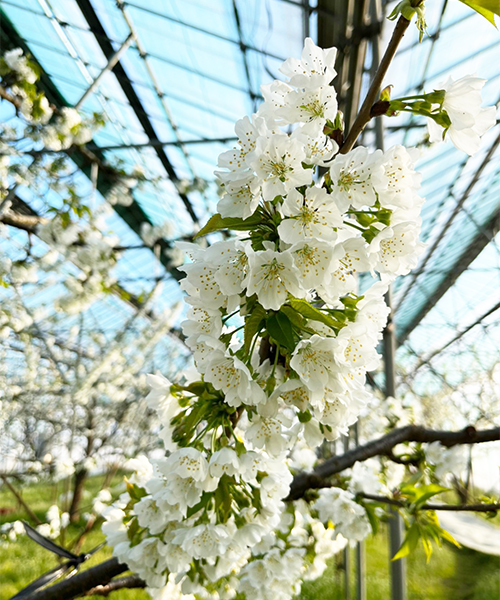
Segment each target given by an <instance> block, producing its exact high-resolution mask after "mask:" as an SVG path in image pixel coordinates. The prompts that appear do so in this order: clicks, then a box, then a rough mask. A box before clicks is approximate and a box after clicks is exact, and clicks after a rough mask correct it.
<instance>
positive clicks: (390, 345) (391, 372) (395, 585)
mask: <svg viewBox="0 0 500 600" xmlns="http://www.w3.org/2000/svg"><path fill="white" fill-rule="evenodd" d="M370 8H371V13H370V15H371V18H372V20H373V21H375V20H376V21H377V22H381V21H382V19H383V10H382V4H381V1H380V0H372V3H371V7H370ZM379 42H380V40H379V37H374V38H373V42H372V71H374V70H375V69H376V68H377V67H378V64H379V62H380V48H379ZM375 143H376V146H377V148H379V149H380V150H383V149H384V126H383V121H382V117H377V118H376V119H375ZM385 300H386V303H387V306H388V307H389V308H390V309H391V312H390V314H389V318H388V321H387V326H386V328H385V330H384V338H383V345H384V352H383V355H384V369H385V395H386V397H389V396H392V397H394V396H395V395H396V372H395V357H396V332H395V324H394V319H393V313H392V299H391V288H390V287H389V290H388V292H387V294H386V298H385ZM402 543H403V520H402V518H401V516H400V515H399V513H398V512H397V511H391V518H390V519H389V560H390V559H391V558H392V557H393V556H394V555H395V554H396V552H397V551H398V550H399V547H400V546H401V544H402ZM389 564H390V569H391V598H392V600H406V559H405V558H401V559H400V560H396V561H394V562H392V561H391V562H390V563H389Z"/></svg>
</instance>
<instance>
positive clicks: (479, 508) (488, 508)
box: [358, 493, 500, 512]
mask: <svg viewBox="0 0 500 600" xmlns="http://www.w3.org/2000/svg"><path fill="white" fill-rule="evenodd" d="M358 497H359V498H365V499H366V500H374V501H375V502H382V503H383V504H390V505H391V506H408V503H405V502H402V501H401V500H395V499H394V498H387V496H377V495H375V494H364V493H359V494H358ZM420 508H421V509H422V510H446V511H453V512H464V511H468V512H497V511H499V510H500V503H495V504H432V503H431V504H423V505H422V506H421V507H420Z"/></svg>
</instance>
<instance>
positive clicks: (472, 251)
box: [398, 209, 500, 344]
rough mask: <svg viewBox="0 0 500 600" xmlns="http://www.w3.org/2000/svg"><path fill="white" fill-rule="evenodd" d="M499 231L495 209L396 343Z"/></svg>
mask: <svg viewBox="0 0 500 600" xmlns="http://www.w3.org/2000/svg"><path fill="white" fill-rule="evenodd" d="M499 229H500V209H497V210H496V211H495V212H494V214H493V215H492V216H491V217H490V219H489V221H488V222H487V223H486V224H485V225H484V226H483V227H481V228H480V229H479V231H478V232H477V234H476V235H475V236H474V238H473V240H472V241H471V242H470V244H469V245H468V246H467V248H466V249H465V251H464V252H463V253H462V254H461V255H460V257H459V258H458V259H457V261H456V262H455V264H454V265H453V267H452V268H451V269H450V270H449V272H448V275H447V277H445V279H444V280H443V281H442V282H441V284H440V285H439V286H438V288H437V289H436V290H435V291H434V292H432V294H430V295H429V296H428V298H427V300H426V302H425V303H424V305H423V306H422V307H421V308H420V310H419V311H418V312H417V314H416V315H415V316H414V317H413V319H412V320H411V322H410V323H408V325H406V327H404V328H403V330H402V331H401V332H399V335H398V343H399V344H403V343H404V342H405V340H406V339H407V338H408V336H409V335H410V333H411V332H412V331H413V330H414V329H415V327H416V326H417V325H418V324H419V323H420V322H421V321H422V319H423V318H424V317H425V316H426V315H427V313H428V312H429V311H430V310H431V309H432V308H433V307H434V306H435V305H436V304H437V303H438V301H439V300H440V299H441V298H442V297H443V296H444V295H445V294H446V292H447V291H448V290H449V289H450V288H451V286H452V285H453V284H454V283H455V281H456V280H457V279H458V278H459V277H460V275H461V274H462V273H463V272H464V271H466V270H467V268H468V267H469V265H470V264H471V263H472V262H473V261H474V260H475V259H476V258H477V257H478V256H479V254H480V253H481V252H482V250H484V248H485V247H486V246H487V245H488V243H489V242H490V240H491V239H493V238H494V237H495V235H496V234H497V233H498V231H499Z"/></svg>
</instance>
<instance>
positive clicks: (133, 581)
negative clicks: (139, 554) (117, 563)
mask: <svg viewBox="0 0 500 600" xmlns="http://www.w3.org/2000/svg"><path fill="white" fill-rule="evenodd" d="M145 587H146V582H145V581H144V580H143V579H141V578H140V577H139V575H127V576H126V577H120V579H115V580H114V581H110V582H109V583H108V584H107V585H97V586H96V587H94V588H92V589H91V590H89V591H88V592H86V593H85V594H84V595H85V596H94V595H95V596H106V597H107V596H109V594H111V592H114V591H116V590H122V589H124V588H127V589H129V590H130V589H132V588H145Z"/></svg>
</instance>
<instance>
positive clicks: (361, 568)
mask: <svg viewBox="0 0 500 600" xmlns="http://www.w3.org/2000/svg"><path fill="white" fill-rule="evenodd" d="M352 429H353V432H354V445H355V446H359V433H360V422H359V420H358V421H357V422H356V423H354V425H353V427H352ZM356 600H366V548H365V542H364V541H361V542H358V543H357V544H356Z"/></svg>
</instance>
